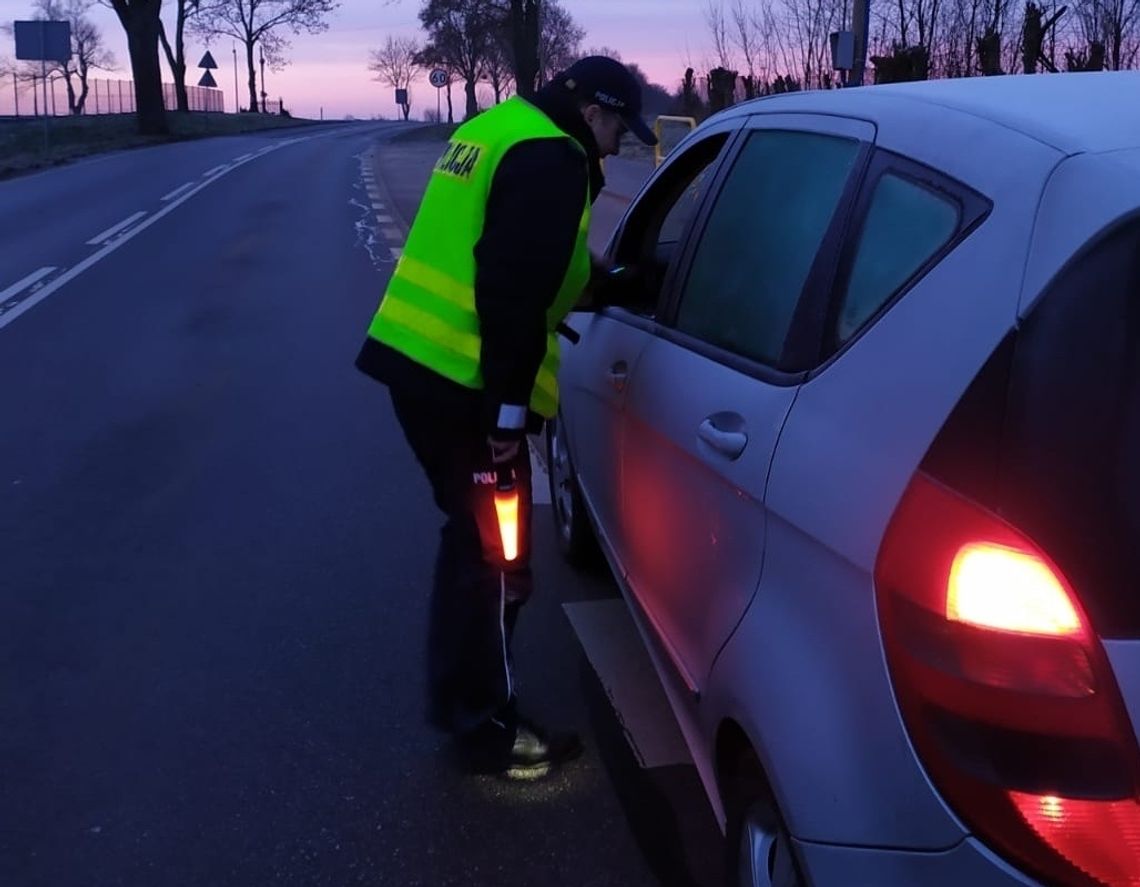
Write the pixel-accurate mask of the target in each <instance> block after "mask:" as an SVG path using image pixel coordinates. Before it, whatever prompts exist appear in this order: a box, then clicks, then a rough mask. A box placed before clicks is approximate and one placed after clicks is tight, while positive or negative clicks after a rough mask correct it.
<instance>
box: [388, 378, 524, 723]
mask: <svg viewBox="0 0 1140 887" xmlns="http://www.w3.org/2000/svg"><path fill="white" fill-rule="evenodd" d="M389 390H390V392H391V396H392V404H393V406H394V407H395V410H396V417H397V419H398V420H399V422H400V425H401V427H402V428H403V430H404V434H405V436H406V437H407V439H408V443H409V444H411V447H412V450H413V451H414V452H415V455H416V459H417V460H418V461H419V463H420V465H421V466H422V467H423V469H424V472H425V473H426V474H427V477H428V480H429V481H430V482H431V488H432V494H433V496H434V497H435V503H436V505H437V506H439V509H440V510H441V511H442V512H443V513H444V515H445V516H446V522H445V523H444V525H443V529H442V530H441V531H440V538H439V550H438V553H437V555H436V564H435V580H434V584H433V588H432V598H431V611H430V625H429V630H428V721H429V722H430V723H432V724H433V725H435V726H436V727H439V728H440V729H442V730H446V731H448V732H451V733H456V734H464V733H469V732H471V731H472V730H474V729H475V728H477V727H480V726H481V725H484V724H486V723H487V722H488V721H489V720H490V719H492V718H494V719H495V720H496V721H497V722H499V723H502V724H504V725H507V726H513V725H510V724H506V722H507V721H512V720H513V719H514V717H515V685H514V675H513V672H512V659H511V636H512V634H513V631H514V626H515V620H516V619H517V617H518V612H519V608H520V607H521V606H522V604H523V603H525V602H526V600H527V599H528V598H529V597H530V594H531V590H532V578H531V570H530V524H531V510H532V501H531V471H530V458H529V453H528V450H527V444H526V441H525V440H524V441H523V442H522V444H521V446H520V447H519V455H518V456H517V457H516V458H515V459H514V460H513V461H512V462H510V463H508V464H504V465H499V466H495V465H493V463H492V461H491V448H490V446H489V444H488V443H487V435H486V432H485V431H483V430H481V428H482V423H481V422H480V415H479V401H478V399H477V398H472V401H471V406H470V409H469V410H468V409H466V408H465V407H460V408H458V409H451V408H450V407H452V406H454V405H452V404H449V405H448V407H449V408H448V409H441V405H440V404H439V403H433V402H430V401H429V400H428V399H427V398H424V397H422V396H418V397H417V396H413V395H411V394H410V393H407V392H403V391H401V390H400V389H399V388H398V387H391V388H390V389H389ZM512 470H513V472H514V474H515V479H516V488H517V489H518V492H519V555H518V557H517V558H516V559H515V560H514V561H512V562H510V563H507V562H506V561H505V560H504V557H503V546H502V540H501V537H500V534H499V523H498V517H497V514H496V511H495V501H494V496H495V479H496V471H498V472H502V471H512Z"/></svg>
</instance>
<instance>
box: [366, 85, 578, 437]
mask: <svg viewBox="0 0 1140 887" xmlns="http://www.w3.org/2000/svg"><path fill="white" fill-rule="evenodd" d="M539 138H560V139H570V140H571V142H572V143H573V144H574V145H576V146H578V147H579V148H581V146H580V145H578V143H577V142H576V141H574V140H573V139H571V138H570V136H568V135H567V134H566V133H564V132H563V131H562V130H561V129H559V128H558V127H557V126H556V125H555V124H554V122H553V121H552V120H550V118H549V117H547V116H546V115H545V114H543V113H542V112H541V111H539V110H538V109H537V108H535V107H534V106H533V105H531V104H529V103H527V102H526V101H524V100H523V99H520V98H517V97H516V98H512V99H509V100H507V101H506V102H504V103H503V104H501V105H498V106H496V107H495V108H493V109H491V110H490V111H487V112H485V113H483V114H481V115H479V116H478V117H476V118H474V119H473V120H471V121H469V122H467V123H465V124H463V126H461V127H460V128H459V129H458V130H456V132H455V135H454V136H453V137H452V140H451V142H450V143H449V144H448V146H447V149H446V150H445V151H444V153H443V155H442V156H441V157H440V159H439V161H438V162H437V163H436V167H435V169H434V171H433V172H432V176H431V180H430V181H429V182H428V186H427V190H426V191H425V192H424V198H423V201H422V202H421V204H420V209H419V212H418V213H417V214H416V219H415V222H414V223H413V225H412V230H411V231H410V232H409V233H408V240H407V243H406V244H405V245H404V251H403V255H402V257H401V258H400V260H399V262H398V263H397V265H396V269H395V271H394V272H393V274H392V279H391V281H390V282H389V284H388V289H387V292H386V293H385V294H384V299H383V301H382V302H381V303H380V308H379V310H378V311H377V312H376V315H375V317H374V318H373V320H372V324H371V326H370V327H369V330H368V333H369V335H370V336H372V338H374V339H377V340H378V341H380V342H384V343H385V344H387V345H389V346H390V347H392V348H395V349H396V350H397V351H400V352H402V353H403V354H405V355H407V356H408V357H410V358H411V359H412V360H415V361H416V362H418V363H420V364H423V365H424V366H426V367H428V368H429V369H432V370H434V371H435V372H437V373H439V374H440V375H442V376H446V377H447V378H449V379H451V380H452V381H454V382H458V383H459V384H460V385H464V386H466V387H468V388H482V387H483V376H482V371H481V368H480V353H481V339H480V336H479V317H478V313H477V312H476V310H475V257H474V251H475V245H476V244H477V243H478V241H479V238H480V236H481V235H482V231H483V222H484V213H485V210H486V203H487V196H488V194H489V193H490V189H491V182H492V180H493V179H494V175H495V171H496V169H497V168H498V165H499V162H500V161H501V160H502V158H503V156H504V155H505V154H506V152H507V151H508V150H509V149H510V148H512V147H513V146H514V145H516V144H518V143H519V142H521V141H527V140H530V139H539ZM585 156H586V155H585V151H584V150H583V151H582V158H583V163H585V162H586V159H585ZM582 201H583V211H582V217H581V221H580V224H579V228H578V238H577V242H576V243H575V247H574V253H573V256H572V258H571V260H570V264H569V267H568V268H567V269H566V274H565V275H564V278H563V282H562V286H561V287H560V288H559V292H558V295H557V297H556V299H555V301H554V304H553V305H552V306H551V308H550V310H549V311H548V312H547V317H546V326H547V338H546V355H545V357H544V359H543V361H542V365H541V367H540V369H539V371H538V376H537V378H536V379H535V385H534V390H533V392H532V393H531V397H530V404H529V405H530V408H531V409H532V410H534V411H535V412H537V413H539V414H540V415H542V416H546V417H547V418H550V417H552V416H554V415H555V413H556V412H557V410H558V366H559V341H558V337H557V335H556V334H555V333H554V330H555V327H557V325H558V324H559V323H560V322H561V321H562V320H563V319H564V318H565V317H566V315H567V314H568V313H569V311H570V309H571V308H573V307H574V304H575V303H576V302H577V300H578V297H579V295H580V294H581V291H582V288H583V287H584V286H585V285H586V283H587V281H588V280H589V277H590V252H589V247H588V245H587V235H588V233H589V227H590V201H589V195H588V193H583V195H582ZM535 224H542V220H541V219H537V220H535Z"/></svg>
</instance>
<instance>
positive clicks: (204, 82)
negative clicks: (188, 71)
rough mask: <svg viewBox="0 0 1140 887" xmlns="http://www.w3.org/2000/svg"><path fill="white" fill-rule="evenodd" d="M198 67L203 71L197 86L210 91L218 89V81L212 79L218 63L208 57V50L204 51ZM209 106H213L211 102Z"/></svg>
mask: <svg viewBox="0 0 1140 887" xmlns="http://www.w3.org/2000/svg"><path fill="white" fill-rule="evenodd" d="M198 67H199V68H202V69H204V72H205V73H203V74H202V78H201V79H200V80H199V81H198V85H199V86H206V87H208V88H210V89H217V88H218V81H217V80H215V79H214V74H213V72H214V71H216V70H217V68H218V63H217V62H216V61H214V57H213V56H212V55H210V50H208V49H207V50H206V54H205V55H204V56H202V61H200V62H198ZM209 104H211V105H212V104H213V102H212V101H211V102H210V103H209Z"/></svg>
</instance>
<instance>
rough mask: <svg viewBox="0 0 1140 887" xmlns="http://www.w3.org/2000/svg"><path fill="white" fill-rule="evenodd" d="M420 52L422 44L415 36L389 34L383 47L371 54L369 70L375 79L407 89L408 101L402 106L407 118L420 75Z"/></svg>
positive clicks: (397, 87) (398, 88)
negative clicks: (414, 87)
mask: <svg viewBox="0 0 1140 887" xmlns="http://www.w3.org/2000/svg"><path fill="white" fill-rule="evenodd" d="M419 54H420V45H419V42H418V41H417V40H415V38H412V37H393V36H392V35H391V34H389V35H388V40H387V42H386V43H385V44H384V46H383V48H381V49H374V50H372V52H371V53H370V55H369V62H368V70H369V71H371V72H372V73H374V74H375V75H376V77H375V78H374V79H376V80H379V81H380V82H381V83H384V84H386V85H388V86H390V87H392V89H395V90H400V89H402V90H404V91H405V93H406V95H407V101H406V102H404V103H403V104H401V106H400V107H401V109H402V110H403V112H404V119H405V120H407V119H408V115H409V114H411V112H412V91H411V87H412V84H413V83H415V82H416V80H418V79H419V76H420V67H419V64H418V61H419Z"/></svg>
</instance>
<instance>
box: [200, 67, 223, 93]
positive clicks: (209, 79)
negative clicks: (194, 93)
mask: <svg viewBox="0 0 1140 887" xmlns="http://www.w3.org/2000/svg"><path fill="white" fill-rule="evenodd" d="M198 85H199V86H209V87H211V88H212V89H217V88H218V81H217V80H215V79H214V75H213V74H211V73H210V72H209V71H207V72H206V73H205V74H203V75H202V79H201V80H199V81H198Z"/></svg>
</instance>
